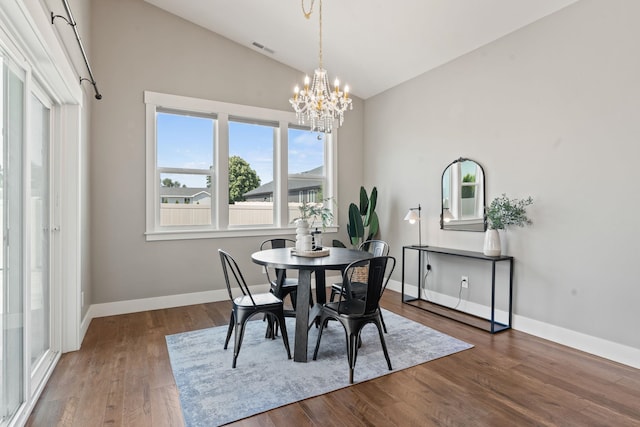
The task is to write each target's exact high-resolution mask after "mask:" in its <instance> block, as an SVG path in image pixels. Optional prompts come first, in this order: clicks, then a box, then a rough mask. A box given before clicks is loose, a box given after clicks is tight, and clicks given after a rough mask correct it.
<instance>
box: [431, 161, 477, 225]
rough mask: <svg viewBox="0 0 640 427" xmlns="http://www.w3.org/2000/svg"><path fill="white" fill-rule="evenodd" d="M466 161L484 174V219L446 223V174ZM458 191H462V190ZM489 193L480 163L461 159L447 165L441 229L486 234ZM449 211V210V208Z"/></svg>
mask: <svg viewBox="0 0 640 427" xmlns="http://www.w3.org/2000/svg"><path fill="white" fill-rule="evenodd" d="M466 161H470V162H473V163H475V164H476V165H477V166H478V168H480V171H481V173H482V219H477V220H472V221H471V222H470V221H469V220H455V219H454V220H451V221H447V222H445V221H444V209H445V207H444V186H443V184H444V179H445V174H446V173H447V172H448V171H449V168H450V167H451V166H452V165H454V164H456V163H461V162H466ZM449 185H451V183H449ZM458 191H461V190H460V189H459V190H458ZM486 196H487V191H486V179H485V173H484V168H483V167H482V165H481V164H480V163H478V162H476V161H475V160H473V159H468V158H465V157H460V158H458V159H456V160H454V161H453V162H451V163H449V164H448V165H447V167H446V168H444V171H443V172H442V176H441V179H440V229H441V230H454V231H481V232H484V231H486V229H487V216H486V213H485V211H486V208H487V198H486ZM447 209H448V208H447Z"/></svg>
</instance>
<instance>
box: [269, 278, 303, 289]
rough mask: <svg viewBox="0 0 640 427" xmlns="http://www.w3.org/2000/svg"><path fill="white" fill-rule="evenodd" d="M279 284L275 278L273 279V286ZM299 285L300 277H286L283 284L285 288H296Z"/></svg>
mask: <svg viewBox="0 0 640 427" xmlns="http://www.w3.org/2000/svg"><path fill="white" fill-rule="evenodd" d="M277 285H278V284H277V283H276V281H275V280H272V281H271V286H273V287H275V286H277ZM297 286H298V279H289V278H287V279H284V283H283V284H282V287H283V288H296V287H297Z"/></svg>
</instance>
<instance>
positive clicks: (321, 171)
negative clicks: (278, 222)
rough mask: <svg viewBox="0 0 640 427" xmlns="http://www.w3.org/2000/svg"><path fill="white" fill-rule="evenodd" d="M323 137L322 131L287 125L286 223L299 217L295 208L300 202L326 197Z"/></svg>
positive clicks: (319, 199) (321, 199)
mask: <svg viewBox="0 0 640 427" xmlns="http://www.w3.org/2000/svg"><path fill="white" fill-rule="evenodd" d="M324 138H325V135H324V134H323V133H322V132H309V130H308V129H304V128H301V127H299V126H293V125H291V126H289V153H288V156H289V158H288V164H289V174H288V191H289V192H288V196H287V199H288V201H289V222H291V221H292V220H293V219H294V218H296V217H298V216H299V211H298V207H299V206H300V205H302V204H303V203H322V202H323V200H324V199H325V198H326V197H323V194H324V188H325V186H326V182H327V180H326V175H325V162H326V158H325V155H326V150H325V145H326V144H325V141H324ZM329 197H330V196H329Z"/></svg>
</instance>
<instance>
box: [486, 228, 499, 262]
mask: <svg viewBox="0 0 640 427" xmlns="http://www.w3.org/2000/svg"><path fill="white" fill-rule="evenodd" d="M482 252H483V253H484V254H485V255H487V256H500V252H501V248H500V234H499V233H498V230H494V229H493V228H488V229H487V231H485V233H484V247H483V249H482Z"/></svg>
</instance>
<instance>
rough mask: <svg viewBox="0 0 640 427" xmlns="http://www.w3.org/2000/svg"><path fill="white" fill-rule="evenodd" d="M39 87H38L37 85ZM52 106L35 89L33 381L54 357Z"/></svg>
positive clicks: (32, 102) (30, 238) (31, 105)
mask: <svg viewBox="0 0 640 427" xmlns="http://www.w3.org/2000/svg"><path fill="white" fill-rule="evenodd" d="M34 89H35V88H34ZM50 117H51V108H50V106H49V102H48V99H47V98H46V97H45V96H44V95H43V94H42V93H40V91H35V90H34V91H32V93H31V95H30V102H29V134H28V140H29V144H28V146H29V160H30V161H29V164H30V170H29V172H30V178H29V185H30V190H31V191H30V192H29V205H28V209H29V215H28V222H29V224H28V225H27V226H26V227H25V228H26V230H27V233H28V244H29V246H30V250H29V265H30V269H29V284H30V286H29V288H30V289H29V291H30V292H29V294H30V296H29V301H28V302H29V315H30V320H31V322H30V324H29V336H30V342H29V344H30V347H29V353H30V357H29V361H30V368H31V382H32V383H33V384H37V383H39V382H40V381H41V380H42V378H44V375H45V373H46V369H47V368H48V365H49V363H48V362H49V361H50V359H51V356H52V354H51V344H52V342H51V341H52V339H51V338H52V337H51V332H52V331H51V326H52V322H51V319H52V310H51V301H52V299H51V288H50V284H51V279H50V273H51V269H50V260H49V259H50V249H49V248H50V236H51V227H50V225H49V224H50V223H51V220H50V206H49V205H50V203H49V194H50V190H49V187H50V179H49V176H50V173H49V170H50V167H49V146H50V141H51V137H50V134H51V132H50V128H51V124H50V122H51V120H50Z"/></svg>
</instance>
